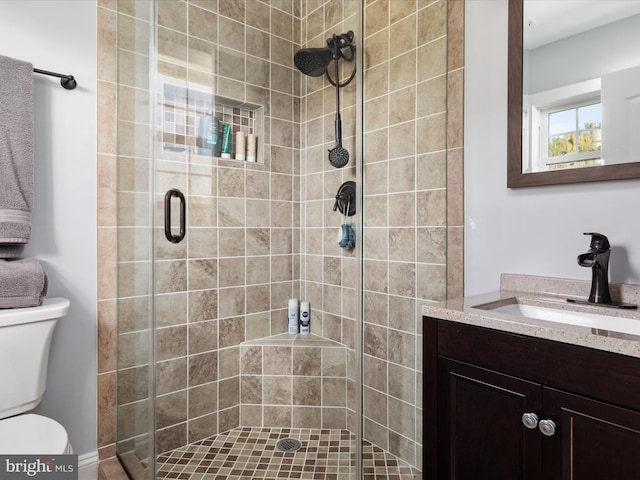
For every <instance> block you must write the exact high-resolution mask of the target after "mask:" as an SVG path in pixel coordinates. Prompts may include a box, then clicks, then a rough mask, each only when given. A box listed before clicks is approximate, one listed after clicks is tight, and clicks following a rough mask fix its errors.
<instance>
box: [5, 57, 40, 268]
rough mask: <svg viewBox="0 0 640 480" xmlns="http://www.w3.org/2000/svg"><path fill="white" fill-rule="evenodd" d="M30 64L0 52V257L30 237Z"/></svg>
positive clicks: (12, 252) (15, 250)
mask: <svg viewBox="0 0 640 480" xmlns="http://www.w3.org/2000/svg"><path fill="white" fill-rule="evenodd" d="M32 205H33V65H32V64H30V63H27V62H23V61H21V60H15V59H13V58H9V57H3V56H2V55H0V258H15V257H19V256H20V254H21V253H22V250H23V249H24V246H25V244H26V243H28V242H29V239H30V237H31V207H32Z"/></svg>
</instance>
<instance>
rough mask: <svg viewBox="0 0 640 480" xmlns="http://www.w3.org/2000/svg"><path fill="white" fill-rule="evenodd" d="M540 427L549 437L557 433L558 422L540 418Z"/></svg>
mask: <svg viewBox="0 0 640 480" xmlns="http://www.w3.org/2000/svg"><path fill="white" fill-rule="evenodd" d="M538 427H539V428H540V431H541V432H542V433H543V434H544V435H546V436H547V437H552V436H553V434H554V433H556V424H555V422H554V421H553V420H540V425H539V426H538Z"/></svg>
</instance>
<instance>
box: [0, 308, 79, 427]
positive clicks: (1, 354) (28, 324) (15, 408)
mask: <svg viewBox="0 0 640 480" xmlns="http://www.w3.org/2000/svg"><path fill="white" fill-rule="evenodd" d="M68 311H69V300H67V299H65V298H46V299H45V300H44V302H43V304H42V305H41V306H39V307H29V308H11V309H0V418H6V417H10V416H12V415H17V414H19V413H23V412H27V411H29V410H32V409H33V408H35V407H36V405H38V403H40V400H41V399H42V395H43V394H44V390H45V388H46V385H47V364H48V362H49V345H50V344H51V336H52V335H53V329H54V327H55V326H56V323H57V322H58V319H60V318H62V317H64V316H65V315H66V314H67V312H68Z"/></svg>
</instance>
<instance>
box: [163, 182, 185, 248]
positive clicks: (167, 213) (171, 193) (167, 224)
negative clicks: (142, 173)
mask: <svg viewBox="0 0 640 480" xmlns="http://www.w3.org/2000/svg"><path fill="white" fill-rule="evenodd" d="M173 197H178V198H179V199H180V233H179V234H178V235H174V234H173V233H172V232H171V199H172V198H173ZM186 214H187V206H186V204H185V201H184V195H183V194H182V192H181V191H180V190H178V189H177V188H172V189H171V190H167V193H165V195H164V236H165V237H167V240H169V241H170V242H171V243H180V242H181V241H182V239H183V238H184V236H185V235H186V233H187V225H186V222H187V220H186V217H187V215H186Z"/></svg>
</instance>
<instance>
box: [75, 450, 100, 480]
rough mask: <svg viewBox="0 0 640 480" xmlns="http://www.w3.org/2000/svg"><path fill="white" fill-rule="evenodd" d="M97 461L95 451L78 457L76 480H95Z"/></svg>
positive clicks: (98, 458) (96, 452)
mask: <svg viewBox="0 0 640 480" xmlns="http://www.w3.org/2000/svg"><path fill="white" fill-rule="evenodd" d="M99 461H100V457H98V451H97V450H96V451H95V452H89V453H85V454H84V455H78V480H97V478H98V462H99Z"/></svg>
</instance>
